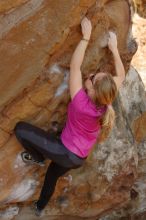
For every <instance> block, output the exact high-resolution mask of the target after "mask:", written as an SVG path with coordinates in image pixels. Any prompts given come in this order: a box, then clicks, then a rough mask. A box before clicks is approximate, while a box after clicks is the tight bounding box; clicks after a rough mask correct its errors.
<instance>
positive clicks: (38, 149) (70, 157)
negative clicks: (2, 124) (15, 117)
mask: <svg viewBox="0 0 146 220" xmlns="http://www.w3.org/2000/svg"><path fill="white" fill-rule="evenodd" d="M14 132H15V135H16V137H17V139H18V140H19V142H20V143H21V144H22V145H23V147H24V148H25V149H26V150H27V151H28V152H29V153H30V154H31V155H32V157H33V158H34V159H35V160H37V161H44V160H45V159H50V160H52V162H51V163H50V165H49V167H48V169H47V173H46V176H45V180H44V184H43V187H42V190H41V194H40V197H39V200H38V201H37V207H38V208H39V209H40V210H42V209H44V208H45V206H46V205H47V203H48V202H49V200H50V198H51V196H52V194H53V192H54V190H55V186H56V183H57V180H58V178H59V177H60V176H62V175H64V174H65V173H66V172H67V171H69V170H70V169H76V168H78V167H80V166H82V165H83V162H84V161H85V158H84V159H83V158H80V157H78V156H77V155H75V154H74V153H72V152H71V151H69V150H68V149H67V148H66V147H65V146H64V145H63V144H62V142H61V140H60V139H56V138H54V136H53V135H51V134H49V133H48V132H46V131H44V130H43V129H41V128H38V127H36V126H34V125H31V124H29V123H27V122H23V121H20V122H18V123H17V124H16V126H15V128H14Z"/></svg>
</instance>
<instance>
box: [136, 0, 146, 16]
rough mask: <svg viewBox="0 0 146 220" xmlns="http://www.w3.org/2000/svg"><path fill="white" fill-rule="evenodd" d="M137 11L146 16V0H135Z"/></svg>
mask: <svg viewBox="0 0 146 220" xmlns="http://www.w3.org/2000/svg"><path fill="white" fill-rule="evenodd" d="M134 5H135V9H136V12H138V14H139V15H140V16H142V17H144V18H146V0H134Z"/></svg>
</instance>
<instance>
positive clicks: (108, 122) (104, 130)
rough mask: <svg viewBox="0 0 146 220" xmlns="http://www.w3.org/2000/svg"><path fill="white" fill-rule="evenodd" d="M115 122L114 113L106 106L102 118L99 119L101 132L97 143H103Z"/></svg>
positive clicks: (109, 106) (110, 106)
mask: <svg viewBox="0 0 146 220" xmlns="http://www.w3.org/2000/svg"><path fill="white" fill-rule="evenodd" d="M114 121H115V111H114V109H113V107H112V105H108V107H107V110H106V112H105V114H104V115H103V117H102V118H101V119H100V124H101V131H100V135H99V137H98V139H97V143H100V142H102V141H104V140H105V139H106V138H107V137H108V136H109V134H110V132H111V130H112V128H113V125H114Z"/></svg>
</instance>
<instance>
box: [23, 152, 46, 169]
mask: <svg viewBox="0 0 146 220" xmlns="http://www.w3.org/2000/svg"><path fill="white" fill-rule="evenodd" d="M25 153H26V152H25V151H24V152H21V159H22V161H23V162H24V163H26V164H29V165H34V164H35V165H39V166H41V167H44V166H45V164H40V163H38V162H35V161H32V160H26V159H24V157H23V155H24V154H25Z"/></svg>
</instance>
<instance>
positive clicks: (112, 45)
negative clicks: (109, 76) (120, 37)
mask: <svg viewBox="0 0 146 220" xmlns="http://www.w3.org/2000/svg"><path fill="white" fill-rule="evenodd" d="M109 35H110V37H109V41H108V47H109V49H110V50H111V51H112V54H113V57H114V64H115V69H116V73H117V76H115V77H113V78H114V81H115V83H116V85H117V88H118V89H119V88H120V86H121V85H122V82H123V81H124V79H125V69H124V66H123V63H122V61H121V58H120V55H119V51H118V48H117V37H116V34H115V33H113V32H109Z"/></svg>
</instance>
